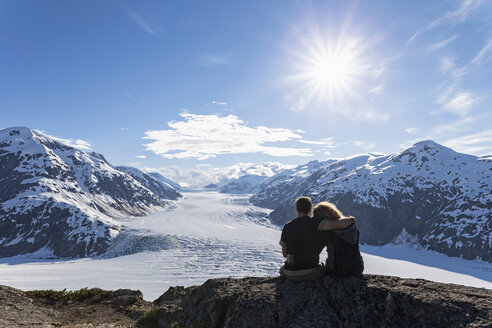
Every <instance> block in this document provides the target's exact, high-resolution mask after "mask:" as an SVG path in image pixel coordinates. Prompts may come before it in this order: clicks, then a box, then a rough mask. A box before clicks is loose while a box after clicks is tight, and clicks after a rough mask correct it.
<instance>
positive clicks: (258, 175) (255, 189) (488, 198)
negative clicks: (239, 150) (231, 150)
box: [0, 128, 492, 262]
mask: <svg viewBox="0 0 492 328" xmlns="http://www.w3.org/2000/svg"><path fill="white" fill-rule="evenodd" d="M209 187H211V188H212V189H214V190H218V191H220V192H224V193H253V196H252V197H251V199H250V201H251V203H253V204H254V205H257V206H261V207H267V208H271V209H273V212H272V213H271V214H270V219H271V221H272V222H273V223H275V224H277V225H280V226H282V225H283V224H285V223H286V222H287V221H289V220H291V219H292V218H293V217H294V216H295V211H294V203H295V200H296V198H297V197H300V196H311V197H312V198H313V201H314V202H319V201H324V200H327V201H331V202H333V203H335V204H336V205H337V206H338V207H339V208H340V209H341V210H342V211H343V212H344V213H345V214H347V215H354V216H355V217H356V218H357V220H358V224H359V226H360V231H361V235H360V241H361V242H362V243H367V244H371V245H383V244H386V243H391V242H395V243H401V242H410V243H413V244H415V245H418V246H421V247H424V248H427V249H430V250H435V251H438V252H441V253H444V254H447V255H449V256H457V257H463V258H466V259H476V258H479V259H482V260H485V261H489V262H492V254H491V249H492V190H491V189H492V157H491V156H484V157H476V156H471V155H466V154H460V153H457V152H455V151H453V150H452V149H449V148H447V147H444V146H441V145H439V144H437V143H435V142H433V141H423V142H419V143H416V144H414V145H413V146H411V147H408V148H405V149H402V150H401V151H399V152H396V153H394V154H390V155H382V154H365V155H358V156H353V157H350V158H346V159H330V160H327V161H323V162H319V161H312V162H309V163H307V164H305V165H300V166H297V167H292V166H285V165H282V164H280V163H259V164H251V163H241V164H238V165H235V166H233V167H231V168H228V169H227V170H222V171H221V172H220V175H218V176H217V178H216V182H215V183H214V184H213V185H211V186H209ZM180 189H181V187H180V186H179V184H177V183H176V182H174V181H171V180H169V179H167V178H165V177H163V176H162V175H160V174H159V173H148V174H146V173H143V172H141V171H140V170H138V169H136V168H132V167H125V166H116V167H115V166H112V165H111V164H109V163H108V161H107V160H106V159H105V158H104V156H103V155H101V154H98V153H94V152H91V153H89V152H85V151H82V150H79V149H76V148H73V147H71V146H68V145H66V144H64V143H62V142H60V141H57V140H55V139H54V138H51V137H49V136H47V135H45V134H43V133H41V132H39V131H36V130H31V129H28V128H8V129H3V130H0V257H4V256H12V255H18V254H24V253H36V254H37V255H38V256H58V257H82V256H94V255H100V254H103V253H105V252H106V251H107V250H108V248H109V247H110V245H111V243H112V241H113V240H114V238H115V237H117V236H118V235H121V232H122V228H121V226H120V225H119V224H118V220H117V219H118V218H122V217H126V216H141V215H146V214H147V213H149V212H152V211H155V210H158V209H162V208H164V207H166V206H167V205H168V204H169V202H170V200H176V199H179V198H180V197H182V196H181V194H180V193H179V190H180Z"/></svg>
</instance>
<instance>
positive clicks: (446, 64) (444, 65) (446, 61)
mask: <svg viewBox="0 0 492 328" xmlns="http://www.w3.org/2000/svg"><path fill="white" fill-rule="evenodd" d="M439 68H440V70H441V71H442V72H443V73H444V74H447V73H449V72H452V71H454V69H455V68H456V64H455V62H454V59H453V58H451V57H444V58H441V60H440V61H439Z"/></svg>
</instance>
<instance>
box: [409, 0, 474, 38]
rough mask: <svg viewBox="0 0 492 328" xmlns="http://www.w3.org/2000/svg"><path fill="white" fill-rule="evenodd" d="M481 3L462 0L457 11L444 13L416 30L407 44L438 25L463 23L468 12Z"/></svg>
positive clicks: (472, 0)
mask: <svg viewBox="0 0 492 328" xmlns="http://www.w3.org/2000/svg"><path fill="white" fill-rule="evenodd" d="M481 2H482V1H481V0H462V1H461V4H460V6H459V8H458V9H456V10H451V11H448V12H446V13H445V14H444V15H442V16H440V17H438V18H437V19H435V20H433V21H432V22H430V23H429V24H427V26H425V27H424V28H421V29H419V30H417V31H416V32H415V33H414V34H413V35H412V36H411V37H410V38H409V39H408V41H407V44H410V43H412V42H413V41H414V40H415V39H416V38H417V37H418V36H419V35H421V34H422V33H425V32H428V31H431V30H433V29H434V28H436V27H438V26H440V25H444V24H453V23H462V22H464V21H465V20H466V19H467V18H468V16H469V15H470V12H472V11H473V9H475V8H477V7H478V6H479V5H480V3H481Z"/></svg>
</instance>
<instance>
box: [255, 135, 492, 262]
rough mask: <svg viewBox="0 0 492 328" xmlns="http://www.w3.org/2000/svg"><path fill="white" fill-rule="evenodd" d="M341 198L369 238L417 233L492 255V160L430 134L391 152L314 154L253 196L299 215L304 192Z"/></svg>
mask: <svg viewBox="0 0 492 328" xmlns="http://www.w3.org/2000/svg"><path fill="white" fill-rule="evenodd" d="M303 195H304V196H311V197H312V198H313V201H314V202H319V201H324V200H328V201H331V202H334V203H335V204H336V205H337V206H338V207H339V208H340V209H341V210H342V211H343V212H344V213H346V214H348V215H354V216H355V217H356V218H357V220H358V223H359V225H360V230H361V235H360V240H361V242H362V243H367V244H372V245H382V244H386V243H389V242H392V241H393V242H395V241H396V242H398V241H399V242H401V241H402V240H403V239H405V240H409V239H411V240H413V241H414V242H417V243H418V244H419V245H420V246H423V247H425V248H428V249H431V250H435V251H438V252H441V253H445V254H447V255H449V256H457V257H463V258H466V259H475V258H481V259H483V260H486V261H489V262H491V261H492V253H491V250H492V159H491V158H490V157H476V156H472V155H466V154H461V153H457V152H455V151H453V150H452V149H449V148H447V147H444V146H441V145H439V144H437V143H435V142H433V141H422V142H418V143H416V144H414V145H413V146H411V147H408V148H406V149H403V150H401V151H399V152H397V153H394V154H391V155H381V154H367V155H360V156H354V157H350V158H346V159H332V160H327V161H325V162H317V161H313V162H310V163H308V164H306V165H302V166H299V167H296V168H294V169H291V170H287V171H283V172H281V173H279V174H277V175H275V176H273V177H270V178H268V179H266V180H265V181H263V182H262V183H261V184H260V185H259V186H258V192H257V193H256V194H254V195H253V196H252V197H251V199H250V201H251V202H252V203H253V204H255V205H257V206H263V207H269V208H271V209H274V211H273V212H272V213H271V216H270V217H271V220H272V221H273V222H274V223H276V224H279V225H281V224H284V223H285V222H287V221H289V220H290V219H292V218H293V217H294V216H295V212H294V202H295V199H296V198H297V197H299V196H303Z"/></svg>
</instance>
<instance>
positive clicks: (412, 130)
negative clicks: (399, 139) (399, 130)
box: [405, 128, 417, 134]
mask: <svg viewBox="0 0 492 328" xmlns="http://www.w3.org/2000/svg"><path fill="white" fill-rule="evenodd" d="M405 132H406V133H408V134H414V133H415V132H417V128H407V129H405Z"/></svg>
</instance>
